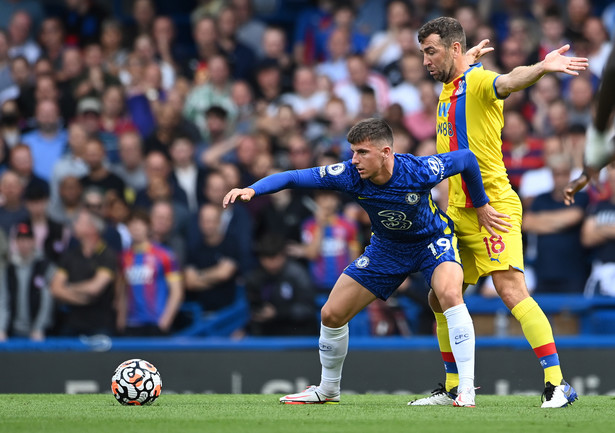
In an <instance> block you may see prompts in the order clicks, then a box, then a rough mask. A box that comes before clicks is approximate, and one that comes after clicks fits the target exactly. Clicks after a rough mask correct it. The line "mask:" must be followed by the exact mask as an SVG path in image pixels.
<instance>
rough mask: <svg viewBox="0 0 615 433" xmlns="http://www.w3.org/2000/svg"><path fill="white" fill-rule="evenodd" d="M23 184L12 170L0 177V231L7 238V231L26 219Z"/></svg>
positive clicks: (26, 211)
mask: <svg viewBox="0 0 615 433" xmlns="http://www.w3.org/2000/svg"><path fill="white" fill-rule="evenodd" d="M23 192H24V184H23V182H22V181H21V179H20V178H19V175H18V174H17V173H15V172H14V171H12V170H6V171H5V172H4V173H2V176H1V177H0V196H1V197H2V205H0V229H2V230H3V231H4V235H5V236H6V237H8V233H9V230H10V229H11V227H13V226H14V225H15V224H17V223H19V222H21V221H23V220H25V219H26V218H27V217H28V210H27V209H26V207H25V206H24V203H23Z"/></svg>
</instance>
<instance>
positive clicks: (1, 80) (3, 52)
mask: <svg viewBox="0 0 615 433" xmlns="http://www.w3.org/2000/svg"><path fill="white" fill-rule="evenodd" d="M17 96H19V87H17V86H16V85H15V83H14V82H13V79H12V78H11V62H10V58H9V39H8V35H7V34H6V32H5V31H4V30H2V29H0V104H3V103H4V102H5V101H7V100H9V99H15V98H17Z"/></svg>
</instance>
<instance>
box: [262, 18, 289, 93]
mask: <svg viewBox="0 0 615 433" xmlns="http://www.w3.org/2000/svg"><path fill="white" fill-rule="evenodd" d="M286 42H287V38H286V33H285V32H284V30H283V29H281V28H280V27H275V26H268V27H267V28H266V29H265V33H264V34H263V41H262V43H263V52H264V57H263V58H262V59H261V61H262V63H274V64H275V65H277V67H278V68H279V70H280V77H281V84H282V87H283V88H284V89H289V88H290V87H291V86H292V81H293V75H294V72H295V68H296V67H297V64H296V63H295V61H294V60H293V58H292V57H291V56H290V55H289V54H288V52H287V50H286Z"/></svg>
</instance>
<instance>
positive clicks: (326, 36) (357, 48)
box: [316, 2, 371, 61]
mask: <svg viewBox="0 0 615 433" xmlns="http://www.w3.org/2000/svg"><path fill="white" fill-rule="evenodd" d="M338 30H341V31H342V32H343V33H345V34H346V37H347V38H348V52H347V53H346V54H363V53H365V50H366V49H367V46H368V45H369V36H366V35H369V34H371V33H364V32H361V31H359V30H358V29H357V25H356V12H355V8H354V6H353V5H352V4H351V3H350V2H339V3H338V4H337V5H335V6H334V9H333V16H332V22H331V24H330V25H329V26H328V27H327V28H325V29H322V30H320V31H319V32H318V33H317V35H316V51H317V58H318V59H321V61H328V60H331V59H332V57H333V52H332V50H331V48H332V47H331V45H330V44H329V41H330V40H331V35H332V34H333V33H334V32H336V31H338Z"/></svg>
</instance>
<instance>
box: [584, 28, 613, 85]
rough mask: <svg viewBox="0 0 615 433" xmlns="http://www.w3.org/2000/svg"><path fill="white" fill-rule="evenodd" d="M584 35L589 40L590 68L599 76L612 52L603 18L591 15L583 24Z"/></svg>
mask: <svg viewBox="0 0 615 433" xmlns="http://www.w3.org/2000/svg"><path fill="white" fill-rule="evenodd" d="M583 36H584V37H585V39H587V41H588V45H589V47H588V50H589V53H588V56H587V57H588V58H589V70H590V71H591V72H592V73H593V74H594V75H595V76H596V77H598V78H600V77H601V76H602V70H603V69H604V65H606V61H607V59H608V58H609V53H610V52H611V46H612V42H609V34H608V33H607V31H606V29H605V28H604V24H603V23H602V20H601V19H600V18H598V17H589V18H587V20H586V21H585V24H584V25H583Z"/></svg>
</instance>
